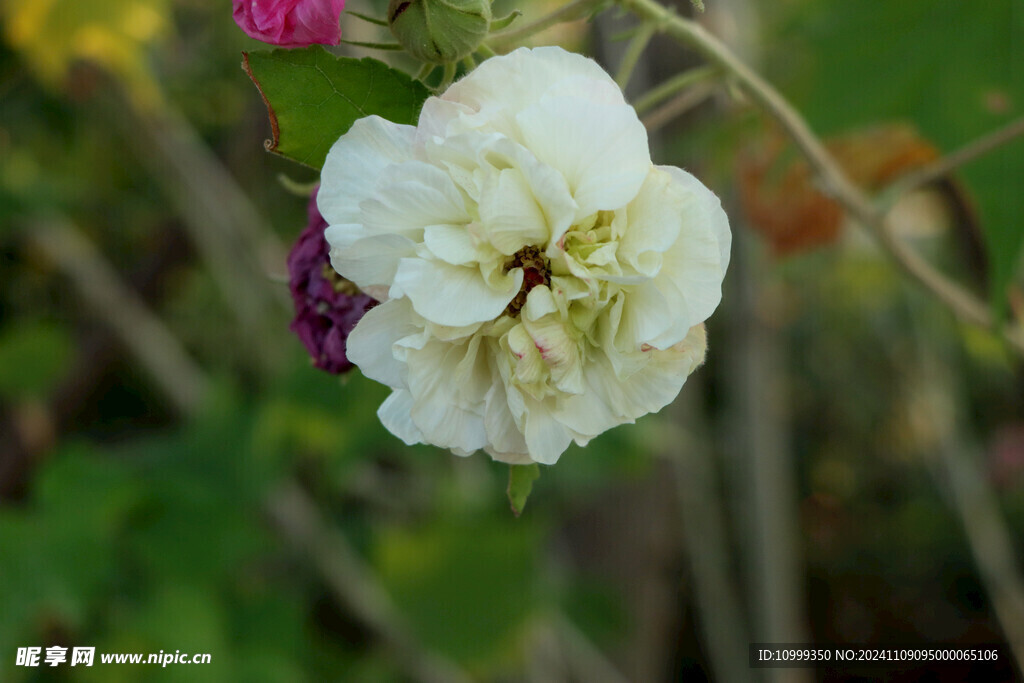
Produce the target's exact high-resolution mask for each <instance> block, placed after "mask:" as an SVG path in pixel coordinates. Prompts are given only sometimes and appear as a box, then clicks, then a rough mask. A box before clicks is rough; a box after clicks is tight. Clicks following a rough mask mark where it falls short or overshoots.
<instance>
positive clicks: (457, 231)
mask: <svg viewBox="0 0 1024 683" xmlns="http://www.w3.org/2000/svg"><path fill="white" fill-rule="evenodd" d="M423 243H424V244H426V245H427V249H429V250H430V252H431V254H433V255H434V256H435V257H437V258H439V259H441V260H442V261H444V262H446V263H450V264H452V265H455V266H461V265H465V264H467V263H472V262H474V261H476V260H477V257H478V255H479V251H478V250H477V248H476V246H474V244H473V236H472V235H470V233H469V230H468V229H467V227H466V226H465V225H428V226H427V227H426V229H425V230H424V232H423Z"/></svg>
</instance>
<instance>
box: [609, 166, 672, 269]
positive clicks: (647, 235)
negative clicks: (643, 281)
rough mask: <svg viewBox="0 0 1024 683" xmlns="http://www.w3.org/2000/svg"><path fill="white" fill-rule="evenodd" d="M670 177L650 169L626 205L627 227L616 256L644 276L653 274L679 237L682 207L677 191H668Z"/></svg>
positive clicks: (670, 182)
mask: <svg viewBox="0 0 1024 683" xmlns="http://www.w3.org/2000/svg"><path fill="white" fill-rule="evenodd" d="M672 183H673V178H672V176H671V175H669V174H668V173H665V172H664V171H661V170H659V169H656V168H652V169H651V171H650V173H648V174H647V178H645V179H644V184H643V185H641V187H640V192H639V193H637V195H636V197H634V198H633V200H632V201H631V202H630V203H629V205H628V206H627V207H626V213H627V223H628V226H629V228H628V230H625V231H624V234H623V235H622V238H621V239H620V240H619V244H618V250H617V252H616V256H617V258H618V259H619V260H620V262H622V263H625V264H629V265H630V266H632V268H633V270H634V271H636V272H637V273H640V274H642V275H645V276H647V277H653V276H655V275H657V273H658V271H659V270H660V268H661V265H662V260H661V257H660V254H663V253H664V252H665V251H666V250H668V248H669V247H671V246H672V245H673V244H674V243H675V242H676V241H677V239H678V237H679V229H680V225H681V224H682V221H683V211H684V207H683V206H682V202H681V201H680V198H679V196H678V193H677V192H672V191H670V187H671V185H672Z"/></svg>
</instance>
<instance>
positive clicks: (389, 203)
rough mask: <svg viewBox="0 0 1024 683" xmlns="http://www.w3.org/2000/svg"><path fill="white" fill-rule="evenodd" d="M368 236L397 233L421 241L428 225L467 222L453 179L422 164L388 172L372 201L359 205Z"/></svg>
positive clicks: (408, 165)
mask: <svg viewBox="0 0 1024 683" xmlns="http://www.w3.org/2000/svg"><path fill="white" fill-rule="evenodd" d="M360 209H361V211H362V213H361V214H360V216H361V220H362V223H363V225H364V226H365V229H366V231H367V233H368V234H371V235H372V234H386V233H399V234H403V235H406V236H408V237H411V238H413V239H420V238H421V236H422V234H423V229H424V228H425V227H426V226H428V225H438V224H452V225H458V224H464V223H468V222H469V221H470V216H469V213H468V212H467V211H466V205H465V202H464V200H463V198H462V195H461V194H460V193H459V190H458V188H457V187H456V186H455V183H453V182H452V179H451V178H450V177H449V176H448V175H447V174H446V173H445V172H444V171H442V170H441V169H439V168H437V167H436V166H432V165H431V164H427V163H423V162H421V161H407V162H405V163H403V164H399V165H396V166H392V167H391V168H390V169H388V181H387V182H386V183H382V184H380V185H379V187H378V188H377V191H376V193H375V194H374V195H373V197H372V198H370V199H367V200H364V201H363V202H362V203H361V204H360Z"/></svg>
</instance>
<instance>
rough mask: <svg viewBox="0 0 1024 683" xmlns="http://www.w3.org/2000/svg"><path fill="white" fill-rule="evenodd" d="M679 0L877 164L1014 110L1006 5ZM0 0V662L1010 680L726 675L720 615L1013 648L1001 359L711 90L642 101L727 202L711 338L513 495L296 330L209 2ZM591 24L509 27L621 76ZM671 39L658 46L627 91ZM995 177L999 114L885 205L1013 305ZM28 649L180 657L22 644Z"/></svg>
mask: <svg viewBox="0 0 1024 683" xmlns="http://www.w3.org/2000/svg"><path fill="white" fill-rule="evenodd" d="M499 4H500V7H496V8H495V10H496V15H501V14H503V13H504V12H506V11H508V10H510V9H512V8H513V5H512V4H511V3H509V2H508V1H507V0H499ZM557 4H558V3H550V2H544V1H542V0H532V1H531V2H528V3H526V4H522V5H518V7H520V8H521V9H523V10H525V11H526V13H527V15H528V17H531V16H539V15H540V14H541V13H543V12H544V11H547V10H550V9H552V8H553V7H556V6H557ZM706 4H707V5H708V12H707V14H706V15H705V16H704V18H703V19H702V20H703V21H706V22H707V24H708V26H709V28H710V29H711V30H712V31H713V32H715V33H716V34H718V35H721V36H722V37H723V38H724V39H725V40H726V41H727V42H728V43H730V44H731V45H732V46H733V47H734V48H735V49H736V50H737V51H738V52H739V53H740V54H741V55H743V57H744V58H745V59H746V60H747V61H749V62H750V63H752V64H753V65H754V66H755V67H756V68H758V69H759V70H761V71H762V72H764V73H765V74H766V75H767V76H768V77H769V78H770V79H771V80H773V81H774V82H776V83H778V85H779V86H780V88H781V89H782V90H783V92H784V93H786V94H787V95H788V96H790V97H792V98H793V101H794V103H795V104H796V105H797V106H798V108H800V109H801V111H803V112H805V113H806V114H807V116H808V118H809V121H810V123H811V124H812V126H813V127H814V129H815V130H816V131H818V132H820V133H821V134H823V135H825V136H828V137H829V139H836V140H841V141H843V144H845V145H846V146H845V148H844V149H845V150H846V151H845V152H842V153H841V154H840V156H841V158H842V159H843V160H844V162H846V163H847V164H849V166H848V167H849V168H851V169H857V168H861V169H867V170H862V171H860V172H858V171H856V170H851V173H853V175H855V176H857V177H858V180H859V181H860V182H862V184H864V185H866V186H868V187H872V186H876V185H877V186H881V184H883V182H882V181H884V180H888V179H890V178H891V177H892V175H893V174H894V173H896V174H898V173H900V172H903V171H905V170H906V169H907V168H912V167H913V166H914V164H915V163H918V161H914V160H919V159H921V158H924V159H930V158H932V157H933V156H934V155H935V154H938V153H945V152H949V151H951V150H953V149H956V148H957V147H958V146H960V145H962V144H964V143H966V142H968V141H969V140H971V139H972V138H974V137H977V136H979V135H982V134H984V133H986V132H988V131H990V130H993V129H995V128H997V127H999V126H1000V125H1002V124H1004V123H1006V122H1007V121H1010V120H1013V119H1016V118H1019V117H1020V116H1021V113H1022V110H1024V68H1022V67H1021V64H1024V54H1022V52H1024V47H1022V46H1024V8H1022V5H1021V3H1019V2H1017V0H991V1H990V2H984V3H964V2H958V1H954V0H905V1H901V2H889V3H860V2H844V1H842V0H785V1H781V2H772V3H767V2H754V1H753V0H706ZM349 8H350V9H355V10H359V11H364V12H366V13H370V14H374V15H377V16H380V15H382V14H383V9H384V8H383V7H382V6H380V5H376V6H375V5H373V4H371V3H368V2H363V3H359V2H357V0H350V3H349ZM0 11H2V15H0V20H2V21H3V25H2V33H3V38H4V40H3V44H2V47H0V219H2V220H0V256H2V262H0V263H2V265H0V680H2V681H30V680H83V681H89V680H97V681H122V680H123V681H136V680H138V681H143V680H182V681H254V682H259V681H268V682H270V681H275V682H276V681H281V682H285V681H305V680H340V681H406V680H424V681H426V680H435V681H444V680H452V681H454V680H459V677H460V676H461V677H462V679H465V680H482V681H523V680H525V681H562V680H565V681H604V680H609V681H615V680H629V681H675V680H684V679H685V680H695V681H700V680H721V681H733V680H737V681H742V680H753V681H761V680H772V681H809V680H836V681H846V680H851V681H852V680H871V679H873V678H875V677H885V680H908V681H910V680H1011V679H1013V678H1014V677H1015V675H1016V674H1015V671H1016V670H1017V669H1016V668H1015V666H1014V665H1013V664H1012V662H1011V661H1009V660H1008V659H1006V658H1004V660H1003V661H1002V662H1001V663H1000V665H998V666H996V667H991V666H989V667H971V666H960V667H957V666H953V665H943V666H942V667H939V668H936V667H930V668H929V667H907V668H903V669H892V670H888V671H886V670H878V669H873V670H872V669H866V670H859V669H854V668H848V669H834V670H828V669H824V668H822V669H819V670H817V671H815V670H813V669H804V670H753V669H749V668H748V667H747V643H749V642H818V643H890V644H891V643H902V644H913V643H943V644H961V645H964V644H972V643H1003V644H1005V643H1006V642H1007V639H1008V638H1009V639H1010V640H1011V641H1013V640H1014V639H1016V642H1017V643H1020V639H1021V636H1022V634H1024V602H1022V600H1024V598H1022V596H1024V592H1022V590H1021V581H1020V577H1019V571H1018V570H1019V556H1020V542H1019V535H1020V533H1021V531H1022V529H1024V497H1022V495H1021V494H1022V492H1024V396H1022V390H1024V367H1022V365H1021V362H1020V358H1019V357H1014V356H1013V355H1012V354H1010V353H1008V352H1007V351H1005V350H1004V349H1003V347H1002V346H1001V345H1000V343H999V342H998V341H996V340H995V339H994V338H992V337H990V336H989V335H987V334H986V333H984V332H980V331H977V330H974V329H970V328H966V327H963V326H960V325H958V324H957V323H955V322H954V321H953V320H952V319H951V317H950V316H949V315H948V314H947V313H946V312H945V311H944V310H943V309H941V307H940V306H939V305H938V304H937V303H935V302H934V301H933V300H932V299H930V298H929V297H928V295H927V294H925V293H924V292H922V291H921V290H920V289H918V288H917V287H915V286H914V285H911V284H908V283H906V281H905V280H904V279H903V278H902V277H901V276H900V274H899V273H898V272H897V271H896V269H895V268H894V267H893V266H892V264H891V263H890V262H889V260H888V259H887V258H886V256H885V255H884V254H882V253H881V252H880V251H879V250H878V249H877V248H875V247H874V246H873V245H872V244H871V243H870V241H869V240H867V239H866V238H864V237H862V236H861V235H860V233H859V232H858V231H857V229H856V228H854V227H850V226H847V225H846V224H845V223H844V222H843V221H842V220H840V218H839V217H837V216H835V215H833V214H834V212H831V213H830V209H829V207H828V206H827V203H826V204H824V205H823V204H821V201H822V200H821V199H820V198H817V197H816V196H815V194H814V190H813V186H812V185H811V184H810V183H809V181H807V179H806V177H803V176H801V173H802V171H801V170H800V166H799V163H798V162H796V161H795V160H794V154H793V153H792V152H791V151H790V150H787V149H785V147H784V146H783V145H782V144H781V142H780V141H779V140H780V138H779V136H778V134H777V132H775V131H774V130H773V129H772V128H771V126H770V125H768V124H766V123H765V121H764V120H763V118H762V117H760V116H759V115H758V114H757V113H756V112H755V111H754V110H753V109H752V108H751V106H750V105H749V103H746V102H745V100H744V99H743V98H742V96H739V95H738V94H737V93H735V92H733V91H732V90H731V89H730V88H729V87H727V86H725V87H715V88H712V89H710V90H708V91H707V92H705V93H704V94H702V95H701V96H699V97H696V96H695V97H692V98H691V100H692V101H690V102H688V103H687V102H685V101H684V102H682V103H681V104H680V103H678V102H677V103H676V104H677V105H679V107H680V111H681V110H683V109H685V111H682V113H678V114H677V115H675V116H673V117H672V118H671V120H668V119H666V120H665V121H661V122H658V123H657V124H652V126H651V128H652V143H653V144H654V158H655V160H656V161H657V162H659V163H671V164H675V165H679V166H682V167H684V168H687V169H689V170H690V171H691V172H693V173H695V174H696V175H697V176H698V177H701V178H702V179H703V180H705V182H707V183H708V184H709V185H710V186H712V187H713V189H715V190H716V192H718V193H719V194H720V196H722V198H723V201H724V202H725V204H726V206H727V209H728V212H729V214H730V216H731V220H732V224H733V230H734V234H735V247H734V256H733V258H734V262H733V265H732V267H731V270H730V273H729V275H728V277H727V281H726V294H725V299H724V301H723V304H722V307H721V308H720V309H719V311H718V312H717V313H716V314H715V316H714V317H713V318H712V320H711V321H710V323H709V339H710V349H709V356H708V362H707V364H706V365H705V366H704V367H703V368H702V369H701V370H699V371H698V372H697V373H696V374H695V375H694V376H693V377H692V378H691V379H690V380H689V382H688V383H687V385H686V387H684V389H683V392H682V394H681V395H680V398H679V399H678V400H677V402H676V403H675V404H674V405H673V406H670V407H669V408H666V409H665V410H664V411H663V412H662V413H661V414H660V415H658V416H649V417H647V418H644V419H642V420H641V421H640V422H639V424H637V425H634V426H625V427H621V428H619V429H616V430H614V431H612V432H610V433H608V434H606V435H604V436H602V437H601V438H599V439H597V440H595V441H594V442H593V443H592V444H591V445H590V446H589V447H587V448H586V449H580V448H575V447H573V448H571V449H570V450H569V451H568V452H567V453H566V454H565V455H564V456H563V458H562V459H561V461H560V462H559V463H558V465H557V466H556V467H552V468H543V472H542V476H541V478H540V480H539V481H538V482H537V484H536V486H535V488H534V492H533V495H532V497H531V499H530V502H529V505H528V506H527V508H526V511H525V513H524V514H523V516H522V517H520V518H518V519H517V518H514V517H513V516H512V514H511V513H510V511H509V508H508V504H507V501H506V500H505V491H504V488H505V485H506V481H507V468H506V467H505V466H503V465H500V464H498V463H492V462H489V461H488V459H487V458H486V456H484V455H483V454H477V455H475V456H473V457H472V458H469V459H462V458H457V457H455V456H453V455H451V454H449V453H447V452H442V451H440V450H437V449H432V448H427V447H418V448H407V447H405V446H403V445H402V444H401V442H399V441H398V440H397V439H395V438H393V437H392V436H390V435H389V434H388V433H387V432H386V431H385V430H384V429H383V428H382V427H381V426H380V424H379V423H378V421H377V419H376V416H375V411H376V407H377V405H379V403H380V401H381V400H383V398H384V396H385V390H384V389H383V388H382V387H380V386H378V385H376V384H375V383H373V382H370V381H367V380H365V379H363V378H362V377H361V376H360V375H359V373H358V371H355V372H353V373H351V374H350V375H349V376H346V377H345V378H344V379H342V380H340V381H339V380H338V379H337V378H334V377H331V376H328V375H326V374H324V373H321V372H319V371H317V370H315V369H313V368H312V367H311V366H310V363H309V360H308V358H307V356H306V355H305V352H304V349H303V348H302V346H301V344H300V343H299V342H298V340H297V339H295V338H293V337H292V336H291V335H290V333H289V332H288V329H287V327H288V323H289V321H290V309H289V306H290V301H289V299H288V293H287V287H286V284H285V282H284V281H283V278H286V272H285V269H284V255H285V254H286V253H287V249H288V245H290V243H291V242H292V241H293V240H294V239H295V238H296V237H297V235H298V233H299V231H300V230H301V229H302V227H303V226H304V223H305V200H304V199H303V198H302V197H299V196H296V195H295V193H294V192H292V191H289V190H288V189H286V185H289V184H292V185H294V184H295V183H298V184H307V183H311V182H313V181H315V179H316V178H315V174H314V173H313V172H312V171H310V170H309V169H306V168H302V167H299V166H296V165H294V164H291V163H289V162H287V161H285V160H283V159H279V158H276V157H274V156H272V155H269V154H267V153H266V152H264V150H263V148H262V141H263V140H264V139H265V138H266V137H267V136H268V134H269V125H268V123H267V120H266V112H265V109H264V106H263V103H262V102H261V100H260V98H259V95H258V93H257V91H256V90H255V88H254V87H253V86H252V84H251V83H250V82H249V80H248V79H247V78H246V76H245V74H244V73H243V72H242V71H241V69H240V68H239V62H240V53H241V51H242V50H248V49H257V48H259V45H258V44H256V43H255V42H254V41H251V40H249V39H248V38H246V37H245V36H244V35H243V34H242V33H241V31H239V30H238V28H237V27H236V26H235V24H234V23H233V21H232V20H231V16H230V6H229V4H228V3H227V2H221V3H209V2H205V1H203V0H33V1H32V2H29V3H25V2H16V1H15V0H0ZM680 11H681V12H683V13H686V12H688V11H689V8H688V6H684V5H680ZM613 15H614V12H610V13H606V14H605V15H602V16H601V17H600V18H599V19H598V20H597V21H596V22H595V23H593V24H589V25H588V24H581V23H576V24H571V25H567V26H562V27H559V28H556V29H553V30H551V31H548V32H546V33H543V34H541V35H539V36H538V37H537V38H536V41H535V42H537V43H554V42H558V43H561V44H563V45H566V46H568V47H570V48H574V49H580V50H583V51H584V52H586V53H587V54H590V55H593V56H595V57H596V58H598V59H599V60H600V61H602V62H603V63H604V64H605V65H606V66H607V67H608V68H609V69H610V70H612V71H614V68H615V66H616V65H617V59H618V58H619V55H621V53H622V50H623V47H624V42H623V41H621V40H616V37H617V36H618V35H619V34H620V33H621V32H622V31H623V30H624V29H627V28H628V27H629V26H630V22H629V20H628V19H623V18H619V17H615V16H613ZM342 22H343V24H342V25H343V30H344V33H345V36H346V37H348V38H351V39H355V40H376V39H380V38H381V36H380V35H379V34H378V33H375V31H376V30H377V29H376V28H375V27H373V26H371V25H369V24H366V23H363V22H359V21H358V20H357V19H355V18H354V17H351V16H345V15H343V17H342ZM339 53H344V54H355V55H362V54H367V53H365V52H362V51H360V50H358V49H354V48H352V49H349V48H344V49H341V50H339ZM375 56H380V54H377V55H375ZM385 56H386V57H387V58H388V59H389V60H391V61H393V63H395V64H396V65H398V66H405V67H409V65H408V64H407V63H405V62H402V60H401V58H400V57H399V58H392V57H390V56H387V55H385ZM697 64H699V61H698V60H697V59H696V58H695V56H694V55H693V54H692V53H690V52H688V51H687V50H685V49H683V48H680V47H678V46H676V45H673V44H672V43H670V42H668V41H666V40H662V39H660V38H659V39H656V40H655V41H654V42H653V43H652V46H651V48H650V49H649V51H648V52H647V53H646V55H645V58H644V59H643V60H642V62H641V64H640V67H639V69H638V72H637V74H636V76H635V77H634V79H633V82H632V83H631V85H630V89H629V90H628V93H629V94H631V95H634V96H636V95H640V94H642V92H643V91H644V88H645V85H647V86H649V85H652V84H656V83H658V82H660V81H661V80H663V79H664V78H667V77H669V76H671V75H673V74H675V73H677V72H679V71H680V70H683V69H685V68H688V67H690V66H694V65H697ZM652 116H653V114H652ZM655 129H656V130H655ZM879 130H882V131H883V133H882V134H881V135H879V134H878V131H879ZM892 130H898V131H900V132H899V133H898V134H891V135H889V136H887V135H886V134H885V131H890V133H891V131H892ZM892 135H895V139H896V140H897V142H896V143H892V140H893V139H894V138H893V137H892ZM835 136H838V137H835ZM851 150H852V151H851ZM903 157H909V158H911V159H912V160H911V161H905V160H903ZM894 158H896V159H895V160H894ZM858 164H859V165H858ZM894 168H895V170H893V169H894ZM880 169H881V170H880ZM1022 171H1024V145H1022V144H1021V142H1020V141H1019V140H1018V141H1017V142H1016V143H1012V144H1010V145H1007V146H1005V147H1003V148H1001V149H999V150H997V151H996V152H994V153H992V154H991V155H989V156H987V157H985V158H984V159H982V160H980V161H978V162H976V163H973V164H972V165H970V166H968V167H967V168H966V169H964V171H963V173H962V174H960V175H958V176H957V177H956V178H954V179H949V180H946V181H944V182H943V183H940V184H938V185H936V186H934V187H932V188H930V189H929V191H928V192H924V193H918V196H916V197H915V199H914V201H907V202H904V203H903V204H901V205H900V206H899V207H898V208H897V210H898V211H900V212H901V213H900V216H901V221H902V224H905V225H906V226H907V228H906V231H905V234H904V235H903V236H904V237H905V238H906V239H908V240H911V241H912V242H913V244H914V246H915V248H917V249H919V250H921V251H922V252H923V253H925V254H927V255H928V256H929V258H932V259H933V260H935V262H937V263H939V264H941V265H942V266H943V268H945V269H947V270H948V272H950V273H951V274H953V275H954V276H955V277H957V278H958V279H960V280H961V281H963V282H965V283H966V284H967V286H969V287H971V288H974V289H976V290H977V291H978V292H979V293H983V294H986V295H989V296H992V297H993V300H995V301H997V302H999V305H1000V306H1001V307H1004V308H1006V310H1009V311H1010V312H1011V314H1012V312H1013V311H1014V310H1016V309H1017V308H1019V307H1020V306H1021V305H1022V302H1024V295H1021V294H1020V293H1019V292H1020V291H1021V290H1020V283H1019V280H1017V279H1015V277H1014V275H1015V274H1016V272H1017V269H1016V266H1017V265H1018V263H1019V254H1018V251H1019V246H1020V241H1021V236H1022V233H1024V230H1022V229H1021V216H1022V215H1024V172H1022ZM858 173H859V176H858ZM282 175H283V176H286V177H287V179H289V181H291V182H290V183H285V182H282V180H281V176H282ZM874 189H877V188H874ZM780 216H781V217H782V219H779V218H778V217H780ZM773 217H774V218H775V220H773ZM780 224H781V227H779V225H780ZM773 226H774V227H773ZM752 228H753V229H752ZM780 230H781V231H782V232H784V233H785V234H784V235H782V234H781V233H780ZM794 245H795V246H794ZM51 645H63V646H66V647H73V646H95V647H96V649H97V652H157V651H159V650H164V651H171V652H173V651H174V650H181V651H182V652H204V653H205V652H208V653H211V655H212V663H211V664H208V665H192V666H188V665H171V666H169V667H167V668H166V669H162V670H159V671H158V670H157V669H156V667H152V666H148V667H147V666H144V665H134V666H133V665H119V666H114V665H105V666H104V665H99V663H98V662H97V665H96V666H94V667H93V668H89V669H83V668H82V667H75V668H74V669H72V668H71V667H69V666H67V665H63V666H60V667H56V668H53V669H51V668H49V667H45V666H44V667H40V668H37V669H33V668H25V667H17V666H15V653H16V650H17V648H18V647H25V646H42V647H44V648H45V647H48V646H51ZM1002 652H1003V653H1004V654H1005V655H1006V656H1007V657H1008V656H1009V652H1010V651H1009V649H1006V648H1005V647H1004V649H1003V650H1002Z"/></svg>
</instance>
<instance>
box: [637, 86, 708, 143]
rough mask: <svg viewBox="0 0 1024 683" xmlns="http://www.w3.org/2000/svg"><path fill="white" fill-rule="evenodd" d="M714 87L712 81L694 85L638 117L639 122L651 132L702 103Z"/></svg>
mask: <svg viewBox="0 0 1024 683" xmlns="http://www.w3.org/2000/svg"><path fill="white" fill-rule="evenodd" d="M716 89H717V88H716V87H715V85H714V84H713V83H700V84H698V85H695V86H693V87H692V88H690V89H689V90H686V91H684V92H681V93H679V94H678V95H676V96H675V97H674V98H672V99H671V100H669V101H668V102H666V103H665V104H663V105H661V106H660V107H658V108H657V109H655V110H654V111H652V112H651V113H650V114H647V115H646V116H644V117H643V118H642V119H640V122H641V123H643V124H644V126H645V127H646V128H647V132H648V133H653V132H654V131H656V130H658V129H659V128H661V127H662V126H664V125H666V124H667V123H669V122H670V121H672V120H673V119H675V118H677V117H679V116H682V115H683V114H685V113H686V112H688V111H690V110H691V109H693V108H694V107H696V106H698V105H700V104H701V103H703V102H704V101H705V100H706V99H708V98H709V97H711V96H712V95H713V94H714V93H715V90H716Z"/></svg>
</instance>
